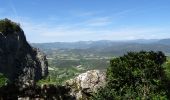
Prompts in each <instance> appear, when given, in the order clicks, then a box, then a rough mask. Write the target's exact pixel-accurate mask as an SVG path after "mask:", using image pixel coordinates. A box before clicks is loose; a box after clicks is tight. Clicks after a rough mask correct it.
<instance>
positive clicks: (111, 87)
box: [93, 51, 167, 100]
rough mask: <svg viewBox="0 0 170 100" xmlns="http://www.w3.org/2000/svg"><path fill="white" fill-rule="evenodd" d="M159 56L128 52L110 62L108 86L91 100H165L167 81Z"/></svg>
mask: <svg viewBox="0 0 170 100" xmlns="http://www.w3.org/2000/svg"><path fill="white" fill-rule="evenodd" d="M165 61H166V56H165V55H164V54H163V53H162V52H153V51H150V52H145V51H141V52H129V53H128V54H127V55H124V56H123V57H119V58H115V59H112V60H111V61H110V66H109V67H108V69H107V73H106V74H107V80H106V81H107V84H106V86H105V87H104V88H102V89H100V90H99V91H98V93H97V94H95V96H94V97H93V99H94V100H115V99H166V98H167V90H166V87H165V83H166V81H167V78H166V75H165V71H164V67H163V63H164V62H165Z"/></svg>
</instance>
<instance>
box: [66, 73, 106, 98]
mask: <svg viewBox="0 0 170 100" xmlns="http://www.w3.org/2000/svg"><path fill="white" fill-rule="evenodd" d="M105 78H106V75H105V72H101V71H99V70H91V71H87V72H85V73H83V74H80V75H79V76H77V77H76V78H74V79H71V80H68V81H66V86H68V87H70V88H71V95H73V96H75V97H76V100H88V97H90V96H91V95H92V93H94V92H96V91H97V89H98V88H100V87H103V86H104V85H105V82H106V81H105Z"/></svg>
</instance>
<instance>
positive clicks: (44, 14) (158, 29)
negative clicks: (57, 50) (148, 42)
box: [0, 0, 170, 43]
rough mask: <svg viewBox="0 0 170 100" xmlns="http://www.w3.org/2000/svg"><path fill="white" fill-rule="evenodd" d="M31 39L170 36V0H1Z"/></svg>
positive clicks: (0, 10) (1, 9) (2, 10)
mask: <svg viewBox="0 0 170 100" xmlns="http://www.w3.org/2000/svg"><path fill="white" fill-rule="evenodd" d="M4 18H9V19H11V20H13V21H15V22H18V23H20V24H21V27H22V28H23V30H24V32H25V34H26V36H27V40H28V41H29V42H36V43H37V42H57V41H60V42H61V41H64V42H72V41H89V40H93V41H95V40H133V39H162V38H170V0H0V19H4Z"/></svg>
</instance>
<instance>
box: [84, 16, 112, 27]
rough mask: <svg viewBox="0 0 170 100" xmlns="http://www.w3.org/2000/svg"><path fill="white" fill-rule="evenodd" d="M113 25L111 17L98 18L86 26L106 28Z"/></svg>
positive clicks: (88, 22) (89, 21) (91, 20)
mask: <svg viewBox="0 0 170 100" xmlns="http://www.w3.org/2000/svg"><path fill="white" fill-rule="evenodd" d="M111 23H112V20H111V18H110V17H98V18H93V19H90V20H88V21H87V22H86V23H85V24H86V25H88V26H106V25H109V24H111Z"/></svg>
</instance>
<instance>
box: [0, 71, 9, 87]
mask: <svg viewBox="0 0 170 100" xmlns="http://www.w3.org/2000/svg"><path fill="white" fill-rule="evenodd" d="M7 82H8V79H7V78H6V77H5V76H4V75H3V74H2V73H0V87H2V86H4V85H6V84H7Z"/></svg>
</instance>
